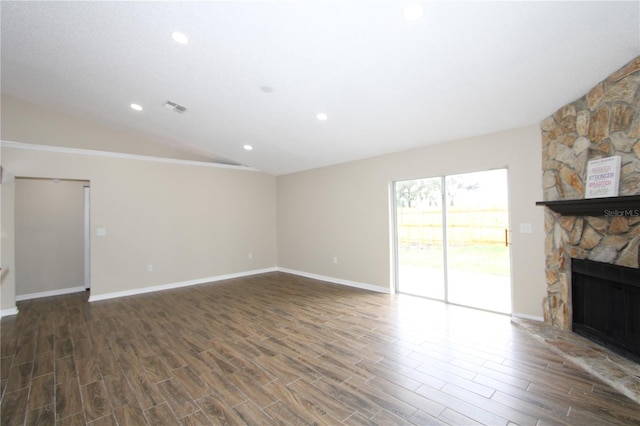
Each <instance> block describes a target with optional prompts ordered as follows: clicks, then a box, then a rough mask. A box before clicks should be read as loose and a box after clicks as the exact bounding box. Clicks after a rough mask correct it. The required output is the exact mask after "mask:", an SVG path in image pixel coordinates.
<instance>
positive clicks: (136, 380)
mask: <svg viewBox="0 0 640 426" xmlns="http://www.w3.org/2000/svg"><path fill="white" fill-rule="evenodd" d="M87 298H88V294H75V295H64V296H57V297H53V298H42V299H34V300H32V301H23V302H20V310H19V314H18V315H17V316H15V317H6V318H2V319H1V320H0V321H1V324H0V325H1V327H2V335H1V336H0V348H2V351H3V352H2V354H3V358H1V359H0V363H1V364H2V365H1V367H0V371H1V377H0V392H2V395H3V396H2V401H1V404H2V406H1V411H2V413H1V417H0V422H2V424H28V423H30V422H35V421H38V422H45V423H47V422H49V421H50V420H51V419H53V420H54V421H55V422H56V423H57V424H60V425H64V424H70V425H75V424H83V425H84V424H98V425H100V424H114V425H115V424H127V423H128V424H154V425H155V424H170V425H175V424H180V423H182V424H185V425H191V424H211V423H216V422H220V423H222V422H228V423H230V424H243V423H245V422H246V423H254V424H274V423H276V424H277V423H281V424H297V423H301V424H328V425H329V424H330V425H334V424H366V425H369V424H376V423H377V424H406V423H407V422H408V423H413V424H420V425H422V424H425V425H429V424H435V425H440V424H446V423H449V424H473V423H485V424H504V425H510V426H513V425H515V424H520V425H523V426H524V425H534V424H535V425H540V426H543V425H547V424H589V422H597V423H598V424H611V425H616V424H625V425H626V424H631V425H633V424H639V425H640V409H639V406H638V404H636V403H635V402H633V401H631V400H629V399H628V398H627V397H626V396H624V395H622V394H621V393H619V392H617V391H615V390H614V389H612V388H611V387H609V386H607V385H605V384H604V383H601V382H599V381H598V380H595V379H594V378H593V377H592V376H590V375H589V374H588V373H587V372H585V371H584V370H582V369H581V368H579V367H578V366H577V365H573V364H571V363H569V362H566V361H565V360H564V359H563V358H561V357H560V356H558V355H557V354H556V353H554V352H553V351H551V350H549V348H548V347H546V346H545V345H543V344H540V342H539V341H538V340H537V339H534V338H533V337H532V336H531V335H530V334H529V332H528V331H526V330H524V329H522V328H518V327H514V326H513V325H512V324H511V323H510V321H509V318H507V317H504V316H499V315H492V314H488V313H484V312H477V311H473V310H468V309H463V308H455V309H453V308H451V309H450V308H446V307H444V305H441V304H437V303H435V302H432V301H425V300H421V299H417V298H410V299H408V298H406V297H404V296H398V295H384V294H378V293H371V292H367V291H364V290H359V289H352V288H348V287H344V286H337V285H330V284H327V283H323V282H318V281H315V280H312V279H308V278H303V277H296V276H292V275H288V274H283V273H269V274H263V275H258V276H251V277H243V278H237V279H233V280H228V281H223V282H218V283H215V284H212V285H199V286H194V287H189V288H185V289H175V290H170V291H166V292H159V293H151V294H146V295H138V296H132V297H127V298H121V299H114V300H109V301H102V302H99V303H92V304H90V305H89V304H88V303H87ZM408 300H410V302H407V301H408ZM425 312H428V313H429V315H428V318H429V326H428V327H425V325H424V323H423V320H424V319H425ZM445 314H446V316H445ZM630 379H632V380H635V379H634V378H633V377H631V378H630Z"/></svg>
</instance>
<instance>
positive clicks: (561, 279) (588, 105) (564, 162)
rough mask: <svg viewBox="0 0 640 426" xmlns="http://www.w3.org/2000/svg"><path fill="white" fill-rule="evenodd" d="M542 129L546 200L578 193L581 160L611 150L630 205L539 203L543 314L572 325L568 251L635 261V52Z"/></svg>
mask: <svg viewBox="0 0 640 426" xmlns="http://www.w3.org/2000/svg"><path fill="white" fill-rule="evenodd" d="M541 130H542V171H543V176H542V183H543V189H544V201H545V202H547V203H548V202H559V203H556V204H563V203H564V201H565V200H583V199H584V193H585V190H584V189H585V184H584V182H585V178H586V168H587V162H588V161H590V160H594V159H599V158H605V157H610V156H614V155H618V156H620V157H622V167H621V173H620V193H619V195H620V197H627V196H633V197H631V198H629V199H627V200H633V201H632V204H631V207H633V208H627V209H626V210H618V209H615V208H614V207H613V206H612V207H611V208H606V205H603V208H602V210H601V211H602V214H597V215H596V214H595V213H594V214H593V215H581V214H579V213H576V214H567V213H566V212H565V213H564V214H560V213H558V212H556V211H553V210H552V209H550V208H545V232H546V240H545V262H546V271H545V272H546V280H547V296H546V297H545V299H544V301H543V309H544V320H545V323H546V324H548V325H551V326H553V327H555V328H559V329H564V330H570V329H571V290H570V289H571V266H570V262H571V258H577V259H590V260H594V261H598V262H604V263H611V264H616V265H621V266H627V267H631V268H638V267H639V265H638V263H639V260H638V246H639V245H640V215H637V214H635V213H637V211H636V209H640V202H638V201H636V200H637V199H638V197H636V196H637V195H640V57H637V58H635V59H634V60H632V61H631V62H629V63H628V64H626V65H625V66H623V67H622V68H621V69H620V70H618V71H616V72H615V73H613V74H612V75H611V76H609V77H608V78H607V79H605V80H604V81H602V82H600V83H599V84H598V85H596V86H595V87H594V88H593V89H592V90H591V91H590V92H589V93H587V94H586V95H584V96H583V97H581V98H580V99H578V100H577V101H575V102H572V103H570V104H568V105H565V106H564V107H562V108H560V109H559V110H558V111H557V112H556V113H554V114H553V115H551V116H550V117H548V118H547V119H545V120H544V121H543V122H542V124H541ZM602 202H604V203H606V200H602ZM550 204H553V203H550ZM589 214H591V212H589Z"/></svg>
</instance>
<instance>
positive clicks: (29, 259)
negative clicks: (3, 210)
mask: <svg viewBox="0 0 640 426" xmlns="http://www.w3.org/2000/svg"><path fill="white" fill-rule="evenodd" d="M88 184H89V182H87V181H70V180H61V181H57V183H56V182H54V181H53V180H51V179H21V178H20V179H16V182H15V236H16V239H15V241H16V266H15V268H16V296H22V295H29V294H33V293H42V292H48V291H54V290H62V289H69V288H74V287H81V288H82V287H84V209H83V206H84V186H88Z"/></svg>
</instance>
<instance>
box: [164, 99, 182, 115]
mask: <svg viewBox="0 0 640 426" xmlns="http://www.w3.org/2000/svg"><path fill="white" fill-rule="evenodd" d="M164 107H165V108H166V109H168V110H169V111H175V112H179V113H183V112H185V111H186V110H187V109H186V108H185V107H183V106H182V105H180V104H177V103H175V102H171V101H167V103H165V104H164Z"/></svg>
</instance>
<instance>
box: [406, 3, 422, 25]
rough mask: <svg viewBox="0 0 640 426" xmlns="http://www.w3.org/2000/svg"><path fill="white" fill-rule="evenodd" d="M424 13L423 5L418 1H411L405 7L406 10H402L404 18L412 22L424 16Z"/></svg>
mask: <svg viewBox="0 0 640 426" xmlns="http://www.w3.org/2000/svg"><path fill="white" fill-rule="evenodd" d="M422 15H424V7H422V5H421V4H418V3H409V4H408V5H406V6H405V7H404V10H403V11H402V16H403V17H404V19H406V20H407V21H411V22H413V21H417V20H418V19H420V18H422Z"/></svg>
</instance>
